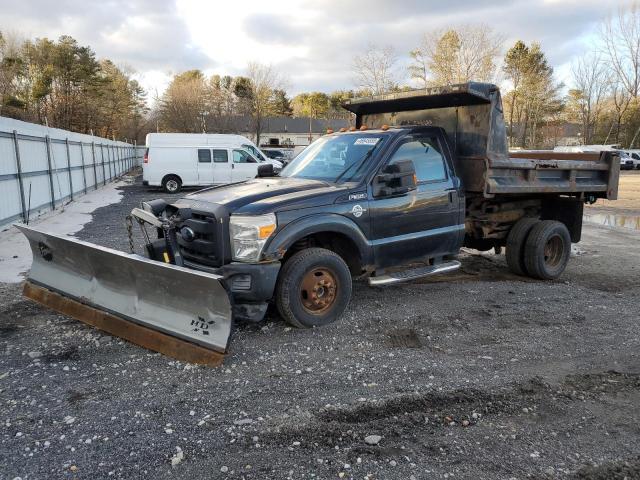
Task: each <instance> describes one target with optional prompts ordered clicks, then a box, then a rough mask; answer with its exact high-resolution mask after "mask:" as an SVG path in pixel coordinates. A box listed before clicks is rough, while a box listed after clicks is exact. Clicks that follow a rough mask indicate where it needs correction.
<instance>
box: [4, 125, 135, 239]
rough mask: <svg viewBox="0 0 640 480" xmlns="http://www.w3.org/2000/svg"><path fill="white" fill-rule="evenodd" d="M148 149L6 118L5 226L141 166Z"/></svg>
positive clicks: (43, 210)
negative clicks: (145, 151) (145, 150)
mask: <svg viewBox="0 0 640 480" xmlns="http://www.w3.org/2000/svg"><path fill="white" fill-rule="evenodd" d="M16 145H17V149H16ZM143 153H144V147H135V146H134V145H131V144H128V143H124V142H116V141H113V140H108V139H105V138H100V137H94V136H91V135H83V134H79V133H74V132H69V131H66V130H60V129H56V128H48V127H46V126H42V125H36V124H33V123H27V122H22V121H19V120H13V119H10V118H3V117H0V198H2V201H1V202H0V227H3V226H6V225H8V224H10V223H12V222H14V221H20V220H22V221H24V220H25V219H26V218H34V217H36V216H38V215H40V214H41V213H44V212H46V211H50V210H52V209H54V208H56V207H57V206H59V205H60V204H61V203H63V202H67V201H69V200H73V199H75V198H76V197H78V196H80V195H83V194H84V193H85V192H87V191H89V190H90V189H96V188H99V187H101V186H102V185H104V184H106V183H107V182H109V181H111V180H113V179H115V178H116V177H118V176H120V175H122V174H123V173H125V172H127V171H129V170H131V169H132V168H134V167H135V166H138V165H140V164H141V160H142V155H143Z"/></svg>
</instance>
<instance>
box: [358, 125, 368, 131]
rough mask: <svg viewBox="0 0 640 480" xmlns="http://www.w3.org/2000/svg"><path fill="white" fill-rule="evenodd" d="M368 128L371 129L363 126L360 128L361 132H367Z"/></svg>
mask: <svg viewBox="0 0 640 480" xmlns="http://www.w3.org/2000/svg"><path fill="white" fill-rule="evenodd" d="M368 128H369V127H367V126H366V125H362V126H361V127H360V130H361V131H365V130H367V129H368Z"/></svg>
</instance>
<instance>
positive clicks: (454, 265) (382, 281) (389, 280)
mask: <svg viewBox="0 0 640 480" xmlns="http://www.w3.org/2000/svg"><path fill="white" fill-rule="evenodd" d="M459 268H460V262H458V261H457V260H451V261H449V262H443V263H439V264H438V265H430V266H428V267H418V268H410V269H408V270H402V271H400V272H394V273H390V274H389V275H381V276H379V277H369V285H371V286H381V285H391V284H394V283H401V282H410V281H411V280H416V279H418V278H423V277H429V276H431V275H438V274H439V273H447V272H452V271H454V270H457V269H459Z"/></svg>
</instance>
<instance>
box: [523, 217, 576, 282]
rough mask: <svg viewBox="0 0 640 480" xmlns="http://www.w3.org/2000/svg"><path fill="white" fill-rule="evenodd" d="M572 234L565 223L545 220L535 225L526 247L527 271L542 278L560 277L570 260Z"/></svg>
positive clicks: (525, 260) (525, 261)
mask: <svg viewBox="0 0 640 480" xmlns="http://www.w3.org/2000/svg"><path fill="white" fill-rule="evenodd" d="M570 255H571V236H570V235H569V230H567V227H566V226H565V224H564V223H561V222H558V221H556V220H545V221H543V222H540V223H538V224H537V225H535V226H534V227H533V228H532V229H531V232H530V233H529V236H528V237H527V242H526V244H525V247H524V263H525V266H526V268H527V273H528V274H529V275H530V276H532V277H534V278H540V279H542V280H552V279H554V278H558V277H559V276H560V275H561V274H562V272H564V269H565V268H566V266H567V263H568V262H569V256H570Z"/></svg>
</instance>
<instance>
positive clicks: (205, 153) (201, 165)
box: [198, 148, 213, 185]
mask: <svg viewBox="0 0 640 480" xmlns="http://www.w3.org/2000/svg"><path fill="white" fill-rule="evenodd" d="M211 184H213V162H212V161H211V150H210V149H208V148H198V185H211Z"/></svg>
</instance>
